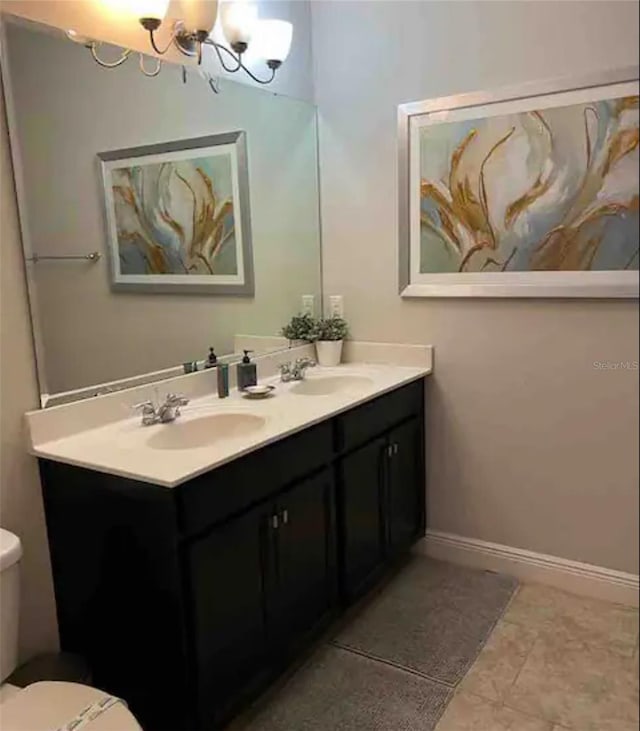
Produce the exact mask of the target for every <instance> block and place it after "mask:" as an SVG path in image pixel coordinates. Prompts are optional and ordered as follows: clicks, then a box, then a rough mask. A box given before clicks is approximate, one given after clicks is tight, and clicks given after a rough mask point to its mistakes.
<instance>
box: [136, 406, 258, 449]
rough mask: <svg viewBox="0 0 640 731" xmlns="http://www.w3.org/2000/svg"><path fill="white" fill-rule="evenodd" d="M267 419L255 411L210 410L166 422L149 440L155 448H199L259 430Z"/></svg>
mask: <svg viewBox="0 0 640 731" xmlns="http://www.w3.org/2000/svg"><path fill="white" fill-rule="evenodd" d="M265 423H266V419H264V418H263V417H261V416H256V415H255V414H233V413H230V414H211V415H210V416H202V417H200V418H199V419H192V420H191V421H180V420H179V419H178V420H177V421H174V422H171V423H170V424H163V425H162V426H161V427H160V428H159V429H158V430H157V431H156V432H155V433H154V434H152V435H151V437H150V438H149V439H148V440H147V445H148V446H149V447H151V448H152V449H197V448H198V447H206V446H208V445H210V444H213V443H215V442H218V441H221V440H223V439H233V438H234V437H243V436H246V435H247V434H251V433H252V432H255V431H258V430H259V429H261V428H262V427H263V426H264V425H265Z"/></svg>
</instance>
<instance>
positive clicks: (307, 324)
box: [280, 312, 317, 347]
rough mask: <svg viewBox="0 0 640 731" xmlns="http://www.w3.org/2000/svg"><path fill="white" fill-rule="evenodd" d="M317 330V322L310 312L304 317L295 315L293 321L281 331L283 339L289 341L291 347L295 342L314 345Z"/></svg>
mask: <svg viewBox="0 0 640 731" xmlns="http://www.w3.org/2000/svg"><path fill="white" fill-rule="evenodd" d="M316 328H317V320H316V319H315V317H314V316H313V315H310V314H309V313H308V312H306V313H304V314H303V315H294V316H293V317H292V318H291V320H289V322H288V323H287V324H286V325H285V326H284V327H283V328H282V330H281V331H280V332H281V333H282V335H283V337H285V338H287V340H288V341H289V347H291V345H292V344H293V343H294V342H295V341H298V342H300V341H302V342H305V343H312V342H313V341H314V333H315V331H316Z"/></svg>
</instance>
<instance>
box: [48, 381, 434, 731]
mask: <svg viewBox="0 0 640 731" xmlns="http://www.w3.org/2000/svg"><path fill="white" fill-rule="evenodd" d="M424 442H425V439H424V381H422V380H420V381H415V382H413V383H410V384H409V385H406V386H403V387H401V388H398V389H397V390H395V391H392V392H390V393H388V394H385V395H383V396H380V397H378V398H375V399H373V400H371V401H369V402H367V403H365V404H363V405H361V406H358V407H356V408H354V409H352V410H350V411H347V412H345V413H344V414H341V415H338V416H336V417H333V418H332V419H328V420H326V421H325V422H322V423H320V424H318V425H316V426H313V427H310V428H308V429H305V430H304V431H302V432H300V433H298V434H296V435H293V436H291V437H287V438H285V439H283V440H280V441H278V442H276V443H274V444H271V445H269V446H267V447H264V448H263V449H260V450H258V451H256V452H253V453H250V454H249V455H246V456H244V457H241V458H239V459H237V460H235V461H233V462H231V463H229V464H227V465H225V466H223V467H220V468H218V469H215V470H212V471H211V472H210V473H207V474H205V475H202V476H200V477H197V478H195V479H193V480H191V481H189V482H187V483H185V484H183V485H180V486H178V487H175V488H172V489H168V488H164V487H160V486H154V485H150V484H146V483H141V482H137V481H134V480H129V479H125V478H121V477H116V476H114V475H108V474H104V473H99V472H94V471H92V470H87V469H83V468H79V467H72V466H69V465H64V464H60V463H57V462H52V461H47V460H41V475H42V483H43V493H44V498H45V510H46V516H47V529H48V533H49V543H50V548H51V559H52V567H53V575H54V584H55V592H56V604H57V609H58V620H59V625H60V641H61V646H62V649H63V650H68V651H71V652H78V653H81V654H83V655H84V656H85V657H86V658H87V660H88V662H89V665H90V667H91V669H92V672H93V682H94V684H95V685H96V686H98V687H102V688H104V689H105V690H107V691H109V692H111V693H114V694H117V695H120V696H121V697H123V698H124V699H125V700H126V701H127V702H128V703H129V706H130V708H131V710H132V711H133V713H134V714H136V716H137V717H138V718H139V720H140V722H141V724H142V725H143V727H144V728H145V731H155V730H156V729H158V730H160V729H167V730H169V729H171V730H172V731H178V730H182V729H184V731H187V730H188V729H189V730H190V729H213V728H219V727H221V726H222V725H223V724H224V723H225V722H226V721H228V720H229V719H230V718H231V717H232V716H233V715H234V713H236V712H237V711H238V710H239V709H240V708H241V707H242V706H243V705H244V704H245V703H246V702H248V701H249V700H250V699H251V698H253V697H255V696H256V695H257V694H258V693H259V692H260V691H261V690H263V689H264V688H265V687H266V685H267V684H268V683H269V682H270V681H271V680H272V679H273V678H274V677H276V676H277V675H278V674H279V673H280V672H282V670H283V669H284V668H285V667H286V666H287V664H288V663H289V662H290V661H291V658H292V657H294V656H295V655H296V654H297V653H298V652H299V651H300V650H301V649H303V648H304V647H305V646H306V645H308V643H309V642H310V641H311V640H312V639H313V638H314V637H315V636H317V635H318V633H319V632H320V631H322V630H323V628H325V627H326V626H327V624H328V623H329V622H330V621H331V620H332V619H333V618H335V616H336V615H337V614H338V613H339V611H340V609H341V607H342V606H344V605H345V604H348V603H349V602H350V601H352V600H354V599H355V598H357V597H358V596H360V595H362V594H363V593H364V592H365V591H366V590H367V589H368V588H370V587H371V586H372V585H373V584H374V583H375V582H376V580H377V578H378V577H379V576H380V575H381V574H382V573H383V572H384V570H385V569H386V568H387V567H388V566H389V565H390V563H391V562H392V561H393V559H394V558H396V557H397V556H399V555H400V554H402V553H404V552H406V551H407V550H408V548H409V547H410V546H411V544H412V543H413V542H414V541H415V540H416V539H417V538H419V537H420V536H421V535H423V534H424V529H425V463H424Z"/></svg>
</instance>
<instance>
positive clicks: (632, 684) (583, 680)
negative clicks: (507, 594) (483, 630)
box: [436, 584, 639, 731]
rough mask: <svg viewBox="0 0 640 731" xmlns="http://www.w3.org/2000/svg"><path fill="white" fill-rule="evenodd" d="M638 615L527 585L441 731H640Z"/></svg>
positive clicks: (465, 683)
mask: <svg viewBox="0 0 640 731" xmlns="http://www.w3.org/2000/svg"><path fill="white" fill-rule="evenodd" d="M638 722H639V719H638V610H637V609H633V608H630V607H623V606H620V605H616V604H608V603H606V602H602V601H596V600H593V599H586V598H583V597H577V596H573V595H571V594H566V593H564V592H562V591H558V590H557V589H552V588H549V587H544V586H536V585H531V584H529V585H523V586H521V587H520V588H519V589H518V591H517V593H516V594H515V595H514V597H513V599H512V600H511V603H510V604H509V606H508V608H507V610H506V612H505V614H504V615H503V617H502V619H501V620H500V622H499V623H498V624H497V625H496V627H495V628H494V630H493V632H492V633H491V635H490V637H489V639H488V641H487V643H486V645H485V647H484V649H483V650H482V652H481V653H480V655H479V657H478V659H477V660H476V662H475V664H474V665H473V667H472V668H471V670H470V671H469V672H468V673H467V675H466V676H465V677H464V678H463V680H462V681H461V683H460V684H459V685H458V687H457V689H456V691H455V694H454V696H453V698H452V700H451V702H450V703H449V705H448V707H447V709H446V711H445V712H444V714H443V716H442V718H441V719H440V721H439V723H438V725H437V726H436V731H564V730H565V729H569V730H571V731H632V730H633V731H635V730H636V729H637V728H638Z"/></svg>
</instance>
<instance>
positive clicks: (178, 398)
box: [165, 393, 189, 406]
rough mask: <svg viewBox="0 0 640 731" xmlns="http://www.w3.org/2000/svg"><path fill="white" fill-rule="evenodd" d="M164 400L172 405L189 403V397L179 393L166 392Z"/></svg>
mask: <svg viewBox="0 0 640 731" xmlns="http://www.w3.org/2000/svg"><path fill="white" fill-rule="evenodd" d="M165 402H166V403H167V404H171V405H174V406H186V405H187V404H188V403H189V399H188V398H187V397H186V396H183V395H182V394H181V393H168V394H167V396H166V398H165Z"/></svg>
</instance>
